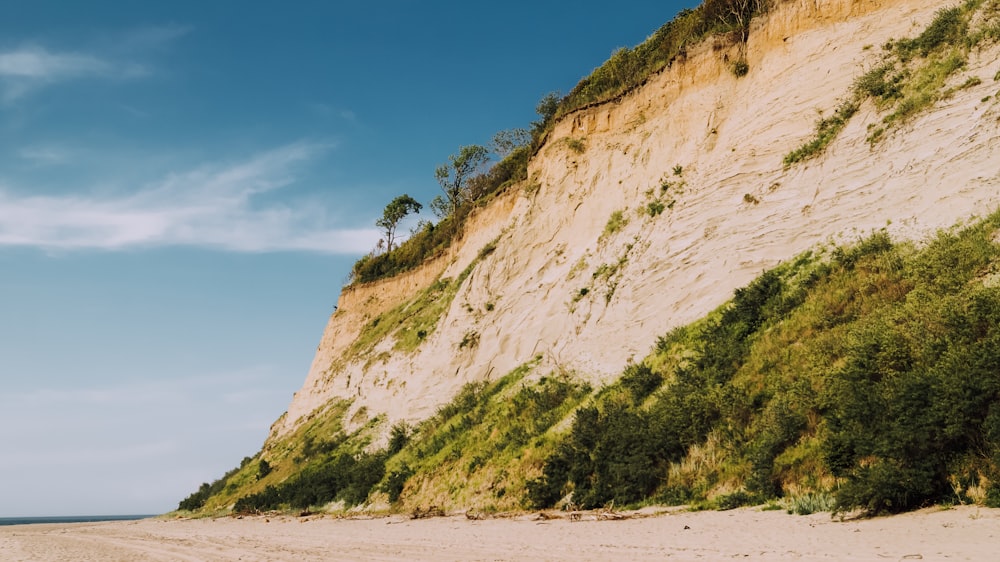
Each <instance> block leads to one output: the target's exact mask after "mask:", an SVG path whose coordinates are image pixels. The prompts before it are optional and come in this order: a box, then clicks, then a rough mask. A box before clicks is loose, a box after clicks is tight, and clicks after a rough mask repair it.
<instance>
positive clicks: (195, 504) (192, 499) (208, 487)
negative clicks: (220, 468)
mask: <svg viewBox="0 0 1000 562" xmlns="http://www.w3.org/2000/svg"><path fill="white" fill-rule="evenodd" d="M251 461H253V459H251V458H250V457H244V458H243V461H242V462H241V463H240V466H238V467H237V468H234V469H232V470H230V471H229V472H227V473H225V474H224V475H223V476H222V478H219V479H218V480H216V481H215V482H212V483H211V484H209V483H208V482H204V483H202V485H201V486H199V487H198V489H197V490H195V491H194V492H193V493H192V494H191V495H189V496H188V497H186V498H184V499H183V500H181V501H180V504H178V506H177V509H184V510H187V511H195V510H198V509H201V508H202V507H204V505H205V502H206V501H208V499H209V498H210V497H212V496H214V495H215V494H218V493H219V492H221V491H222V490H223V489H224V488H225V487H226V484H227V483H228V482H229V478H230V477H232V476H233V475H234V474H236V473H237V472H239V470H240V469H241V468H243V467H244V466H246V465H248V464H250V462H251Z"/></svg>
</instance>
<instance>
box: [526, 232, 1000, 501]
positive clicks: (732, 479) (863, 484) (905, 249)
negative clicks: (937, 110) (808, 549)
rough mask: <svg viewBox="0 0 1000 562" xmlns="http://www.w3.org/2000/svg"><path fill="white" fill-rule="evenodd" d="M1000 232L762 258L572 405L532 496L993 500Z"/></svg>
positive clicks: (999, 467) (999, 437) (999, 462)
mask: <svg viewBox="0 0 1000 562" xmlns="http://www.w3.org/2000/svg"><path fill="white" fill-rule="evenodd" d="M998 231H1000V212H998V213H995V214H993V215H992V216H990V217H989V218H987V219H985V220H983V221H981V222H979V223H976V224H974V225H972V226H969V227H967V228H964V229H962V230H959V231H948V232H943V233H941V234H939V235H938V236H937V237H935V238H934V239H933V240H931V241H930V242H929V243H928V244H926V245H925V246H922V247H918V246H916V245H912V244H896V243H894V242H893V241H892V240H891V239H890V238H889V236H888V235H887V234H885V233H884V232H879V233H874V234H873V235H871V236H869V237H867V238H864V239H862V240H860V241H859V242H858V243H856V244H854V245H851V246H844V247H838V248H833V249H832V250H829V251H828V252H827V253H825V254H821V255H813V254H805V255H803V256H800V257H799V258H797V259H796V260H794V261H792V262H789V263H787V264H783V265H782V266H780V267H778V268H777V269H775V270H771V271H768V272H765V274H764V275H762V276H761V277H759V278H758V279H756V280H755V281H754V282H752V283H751V284H750V285H748V286H747V287H745V288H742V289H739V290H737V291H736V293H735V295H734V298H733V300H732V301H731V302H730V303H729V304H727V305H725V306H724V307H722V308H720V309H719V310H717V311H716V312H714V313H713V314H711V315H709V316H708V317H707V318H705V319H703V320H701V321H699V322H698V323H696V324H694V325H692V326H688V327H685V328H682V329H678V330H675V331H673V332H671V333H670V334H668V335H666V336H664V337H663V338H661V339H660V341H659V343H658V345H657V348H656V350H655V351H654V352H653V353H652V354H651V355H650V357H648V358H646V359H645V360H644V361H643V362H642V363H640V364H638V365H631V366H629V367H628V368H627V369H626V370H625V372H624V373H623V377H622V379H621V380H620V381H619V382H618V383H616V384H615V385H613V386H612V387H611V388H610V389H608V390H606V391H604V392H602V393H601V395H600V396H599V397H598V398H597V399H596V400H595V401H594V403H593V404H592V405H590V406H587V407H584V408H581V409H579V410H578V411H577V412H576V415H575V417H574V419H573V423H572V424H571V427H570V428H569V431H568V432H567V433H566V434H564V436H563V438H562V439H561V440H560V442H559V443H558V445H557V446H556V447H555V449H554V452H553V453H552V454H550V455H549V456H548V457H547V458H546V460H545V463H544V467H543V470H542V474H541V476H540V477H539V478H536V479H533V480H531V481H530V482H529V483H528V491H529V494H528V496H529V499H530V501H531V503H532V504H533V505H535V506H538V507H548V506H551V505H553V504H554V503H555V502H556V501H558V500H559V498H562V497H564V496H565V495H566V494H568V493H571V492H572V494H573V496H572V497H573V501H574V502H576V503H577V504H579V505H581V506H584V507H597V506H601V505H604V504H605V503H607V502H610V501H614V502H615V504H616V505H630V504H640V503H642V502H646V501H650V500H653V501H660V502H668V503H698V504H701V505H708V506H715V507H720V508H726V507H732V506H733V505H739V504H744V503H758V502H760V503H763V502H764V501H767V500H773V499H774V498H779V497H782V496H785V495H789V494H791V495H796V496H802V495H803V494H809V493H819V494H831V495H833V497H834V498H835V501H836V506H835V509H836V510H837V511H851V510H855V509H860V510H862V511H864V512H866V513H869V514H878V513H892V512H899V511H905V510H909V509H914V508H918V507H921V506H924V505H928V504H931V503H934V502H978V503H981V504H984V505H1000V406H998V404H1000V282H998V281H997V279H1000V244H998V243H997V242H996V241H995V240H996V235H997V232H998ZM657 380H661V381H662V383H657V382H656V381H657ZM827 503H828V502H827ZM828 508H829V506H828V505H827V506H825V507H824V509H828Z"/></svg>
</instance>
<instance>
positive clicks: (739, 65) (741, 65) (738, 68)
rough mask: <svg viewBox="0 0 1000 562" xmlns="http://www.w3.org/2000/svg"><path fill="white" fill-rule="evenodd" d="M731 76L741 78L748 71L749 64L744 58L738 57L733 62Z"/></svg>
mask: <svg viewBox="0 0 1000 562" xmlns="http://www.w3.org/2000/svg"><path fill="white" fill-rule="evenodd" d="M732 71H733V76H735V77H737V78H743V77H744V76H746V75H747V74H749V73H750V65H749V64H747V61H746V59H739V60H737V61H736V62H734V63H733V66H732Z"/></svg>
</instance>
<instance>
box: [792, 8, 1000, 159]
mask: <svg viewBox="0 0 1000 562" xmlns="http://www.w3.org/2000/svg"><path fill="white" fill-rule="evenodd" d="M998 40H1000V1H998V0H966V1H965V2H964V3H963V4H961V5H959V6H954V7H950V8H942V9H941V10H939V11H938V12H937V14H936V16H935V17H934V19H933V20H932V21H931V23H930V24H929V25H928V26H927V28H926V29H924V30H923V32H921V33H920V35H918V36H917V37H914V38H904V39H899V40H897V41H889V42H888V43H886V44H885V45H884V46H883V50H884V51H885V53H884V55H883V57H882V60H881V62H879V64H877V65H876V66H874V67H873V68H872V69H871V70H869V71H868V72H866V73H865V74H863V75H862V76H861V77H859V78H858V79H857V80H856V81H855V83H854V86H853V88H852V89H851V92H850V93H849V94H848V95H847V97H846V99H845V100H844V101H842V102H841V103H840V105H838V106H837V108H836V109H835V110H834V114H833V115H832V116H830V117H826V118H822V119H820V120H819V121H818V122H817V123H816V134H815V136H813V138H811V139H810V140H808V141H806V142H805V143H804V144H803V145H802V146H800V147H799V148H797V149H795V150H793V151H791V152H789V153H788V154H786V155H785V158H784V163H785V165H786V166H790V165H792V164H795V163H797V162H801V161H803V160H807V159H809V158H812V157H814V156H817V155H819V154H821V153H822V152H823V150H824V149H825V148H826V147H827V145H829V144H830V142H832V141H833V139H835V138H836V137H837V135H838V134H839V133H840V131H841V130H843V128H844V127H845V126H846V125H847V122H848V121H849V120H850V119H851V117H852V116H854V114H855V113H856V112H857V110H858V109H859V108H860V107H861V104H863V103H865V102H866V101H870V102H872V103H874V105H875V107H876V108H877V109H878V110H879V111H881V112H883V113H884V116H883V118H882V121H881V123H878V124H874V123H873V124H871V125H869V133H868V141H869V142H870V143H871V144H872V145H874V144H875V143H877V142H878V141H879V140H881V139H882V138H883V137H884V136H885V134H886V133H887V132H888V131H889V130H891V129H892V128H893V127H896V126H899V125H900V124H901V123H904V122H906V121H907V120H908V119H910V118H912V117H913V116H915V115H917V114H918V113H919V112H921V111H923V110H925V109H927V108H929V107H931V106H932V105H933V104H934V103H936V102H938V101H939V100H942V99H946V98H948V97H950V96H951V95H952V94H954V92H955V91H956V90H959V89H962V88H967V87H970V86H974V85H976V84H979V83H980V80H981V79H979V78H978V77H969V78H968V79H967V80H966V81H965V82H962V83H961V84H958V85H955V86H952V87H948V82H949V78H951V77H952V76H953V75H954V74H955V73H956V72H958V71H959V70H961V69H962V68H964V67H965V65H966V64H967V62H968V59H969V55H970V53H971V52H972V50H973V49H975V48H977V47H979V46H981V45H982V44H983V43H986V42H989V43H994V42H996V41H998Z"/></svg>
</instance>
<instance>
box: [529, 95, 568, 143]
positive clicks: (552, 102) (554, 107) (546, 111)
mask: <svg viewBox="0 0 1000 562" xmlns="http://www.w3.org/2000/svg"><path fill="white" fill-rule="evenodd" d="M561 103H562V96H561V95H560V94H559V92H549V93H547V94H545V96H544V97H542V99H541V100H539V102H538V105H536V106H535V113H537V114H538V115H539V116H540V117H541V119H539V120H538V121H532V123H531V134H532V136H534V137H538V136H539V135H541V134H542V131H544V130H545V127H547V126H548V125H549V123H551V122H552V120H553V119H555V116H556V112H557V111H559V105H560V104H561Z"/></svg>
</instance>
